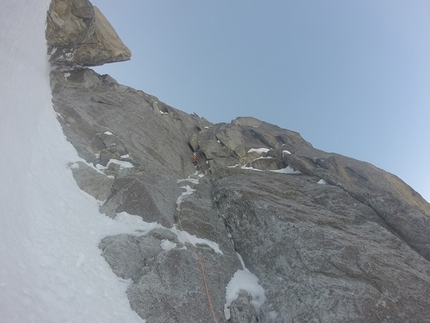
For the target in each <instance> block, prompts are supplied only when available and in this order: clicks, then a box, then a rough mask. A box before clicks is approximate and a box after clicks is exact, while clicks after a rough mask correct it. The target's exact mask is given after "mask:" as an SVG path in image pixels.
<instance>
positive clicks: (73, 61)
mask: <svg viewBox="0 0 430 323" xmlns="http://www.w3.org/2000/svg"><path fill="white" fill-rule="evenodd" d="M46 23H47V26H46V33H45V37H46V40H47V43H48V46H49V53H50V55H51V58H50V62H51V64H53V65H56V66H61V67H68V68H72V67H76V66H97V65H103V64H105V63H112V62H121V61H125V60H129V59H130V57H131V52H130V50H129V49H128V48H127V47H126V46H125V45H124V44H123V42H122V41H121V39H120V38H119V36H118V35H117V33H116V32H115V30H114V29H113V27H112V26H111V24H110V23H109V21H108V20H107V19H106V18H105V16H104V15H103V14H102V13H101V11H100V10H99V9H98V8H97V7H93V5H92V4H91V3H90V2H89V1H88V0H52V2H51V5H50V7H49V10H48V14H47V19H46Z"/></svg>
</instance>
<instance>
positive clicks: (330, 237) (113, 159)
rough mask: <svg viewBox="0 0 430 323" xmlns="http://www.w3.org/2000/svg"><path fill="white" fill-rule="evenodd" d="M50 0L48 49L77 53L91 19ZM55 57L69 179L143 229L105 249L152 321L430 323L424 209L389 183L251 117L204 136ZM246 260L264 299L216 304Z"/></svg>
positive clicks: (165, 110)
mask: <svg viewBox="0 0 430 323" xmlns="http://www.w3.org/2000/svg"><path fill="white" fill-rule="evenodd" d="M53 3H55V5H54V4H53V5H52V6H51V11H50V12H51V13H50V17H48V20H49V19H51V20H53V21H56V22H59V21H61V23H62V24H64V26H65V30H62V31H61V32H60V31H58V30H57V31H55V29H52V28H51V29H49V28H50V27H49V26H48V27H49V28H48V29H49V31H47V34H49V37H48V38H49V39H58V40H56V41H58V44H59V45H58V48H62V46H63V45H61V44H62V43H61V42H62V41H63V40H64V41H66V40H67V42H68V43H70V44H73V45H72V47H71V48H80V46H81V45H77V44H83V43H85V42H86V40H87V39H88V34H87V30H88V29H91V28H95V27H91V26H94V23H95V21H96V20H97V14H96V13H94V15H92V13H91V12H92V10H95V9H92V6H91V5H89V3H88V2H86V1H69V2H67V1H54V2H53ZM65 4H68V5H70V6H69V7H67V6H64V5H65ZM53 7H55V8H56V9H55V12H54V11H52V10H54V9H53ZM65 8H66V9H65ZM67 8H68V9H67ZM61 10H63V11H61ZM53 12H54V13H53ZM66 12H68V13H67V15H66V14H65V13H66ZM94 12H96V11H94ZM66 17H68V18H66ZM73 17H74V18H73ZM76 17H78V18H79V19H78V18H76ZM58 25H61V24H60V23H59V24H58ZM71 30H74V32H71ZM81 33H82V34H83V35H81ZM52 46H53V45H52ZM64 46H66V47H67V46H69V45H64ZM73 46H74V47H73ZM83 48H85V47H84V46H83ZM60 52H61V51H60ZM64 53H65V52H64ZM74 53H75V54H76V52H74ZM75 54H74V55H72V56H70V57H73V59H75V57H79V55H75ZM63 56H64V57H63V58H60V59H58V58H56V57H57V56H55V54H54V55H53V60H54V61H55V64H60V65H62V64H63V62H65V63H64V64H65V65H64V64H63V65H62V66H63V67H64V66H69V68H68V70H65V69H55V70H54V71H53V72H52V73H51V87H52V94H53V104H54V109H55V111H56V112H57V115H58V120H59V122H60V124H61V125H62V127H63V131H64V133H65V135H66V137H67V139H68V140H69V141H70V142H71V143H72V144H73V146H74V147H75V148H76V150H77V151H78V153H79V156H80V157H81V158H82V160H80V161H76V162H72V163H71V164H70V165H69V167H70V169H71V171H72V172H73V176H74V177H75V179H76V181H77V183H78V185H79V186H80V187H81V189H83V190H84V191H85V192H87V193H88V194H90V195H92V196H93V197H94V198H95V199H97V200H98V204H99V205H100V212H101V213H103V214H105V215H106V216H109V217H112V218H116V219H118V218H121V216H124V215H128V216H131V217H133V219H134V220H133V221H135V222H136V223H143V222H142V221H145V222H148V223H149V222H150V223H152V224H151V227H150V229H142V228H141V227H140V226H137V229H136V230H135V232H134V233H133V234H121V235H116V236H109V237H105V238H104V239H102V241H101V242H100V245H99V247H100V249H101V250H102V255H103V257H105V259H106V261H107V262H108V263H109V265H110V266H111V268H112V270H113V272H114V273H115V274H116V275H118V276H119V277H121V278H123V279H130V280H131V284H130V287H129V290H128V292H127V295H128V297H129V300H130V305H131V307H132V308H133V309H134V310H135V311H136V312H137V313H138V314H139V315H140V316H141V317H142V318H143V319H145V320H147V322H151V323H154V322H155V323H157V322H160V323H161V322H205V323H206V322H211V321H213V318H212V314H211V309H210V305H212V306H213V310H214V315H215V316H216V318H217V321H218V322H229V323H245V322H265V323H266V322H267V323H269V322H270V323H275V322H277V323H280V322H283V323H284V322H334V323H336V322H339V323H340V322H363V323H364V322H387V323H388V322H390V323H392V322H394V323H396V322H399V323H400V322H402V323H404V322H410V323H412V322H430V319H429V318H430V301H429V300H428V297H427V295H428V294H429V293H430V261H429V260H430V253H429V252H430V251H429V250H430V249H429V246H430V238H429V237H430V234H429V233H430V232H429V228H430V223H429V218H430V205H429V204H428V203H427V202H425V201H424V200H423V199H422V198H421V196H419V194H418V193H416V192H415V191H414V190H413V189H411V188H410V187H409V186H407V185H406V184H405V183H404V182H403V181H401V180H400V179H399V178H397V177H396V176H394V175H392V174H389V173H387V172H385V171H383V170H381V169H378V168H377V167H375V166H373V165H371V164H368V163H365V162H361V161H358V160H354V159H352V158H348V157H345V156H341V155H338V154H333V153H326V152H323V151H320V150H317V149H315V148H313V147H312V145H311V144H310V143H308V142H307V141H305V140H304V139H303V138H302V137H301V136H300V135H299V134H298V133H297V132H293V131H290V130H286V129H281V128H279V127H277V126H275V125H271V124H268V123H265V122H262V121H260V120H257V119H255V118H251V117H240V118H237V119H235V120H233V121H232V122H231V123H221V124H212V123H211V122H209V121H207V120H206V119H204V118H201V117H199V116H197V115H195V114H192V115H189V114H187V113H185V112H183V111H179V110H177V109H175V108H173V107H171V106H169V105H167V104H165V103H163V102H161V101H160V100H159V99H158V98H157V97H155V96H152V95H150V94H147V93H145V92H143V91H139V90H135V89H133V88H130V87H127V86H124V85H120V84H118V83H117V82H116V81H115V80H114V79H113V78H112V77H110V76H108V75H99V74H97V73H95V72H94V71H92V70H90V69H87V68H76V66H77V65H80V64H81V63H77V62H76V61H73V62H72V61H68V62H66V61H64V59H68V58H67V55H63ZM84 56H85V55H84ZM108 56H110V59H112V57H113V56H112V55H108ZM58 57H60V56H58ZM62 60H63V61H62ZM97 60H98V58H97V59H90V61H89V62H90V63H85V64H82V65H91V64H92V63H91V62H96V61H97ZM69 63H70V64H69ZM193 153H195V154H196V155H197V156H198V158H199V161H200V163H199V167H198V169H196V168H195V167H194V166H193V164H192V163H191V156H192V155H193ZM197 171H198V172H197ZM139 221H140V222H139ZM145 228H146V227H145ZM238 255H240V257H238ZM241 259H243V264H244V265H245V266H246V268H247V270H249V271H250V272H252V273H253V274H255V275H256V276H257V277H258V279H259V283H260V285H261V286H262V287H263V288H264V290H265V298H264V299H263V300H261V299H258V297H257V296H255V295H253V294H252V293H251V292H250V291H248V290H246V289H245V290H240V291H238V293H237V297H236V299H234V300H233V301H232V302H231V304H226V286H228V285H229V282H230V281H231V279H232V277H233V276H234V275H235V273H236V272H238V271H239V270H244V269H243V268H242V263H241ZM200 263H202V264H203V268H204V269H203V270H204V272H205V276H204V277H205V278H206V282H207V287H208V292H209V295H210V300H211V301H210V303H209V301H208V297H207V294H206V290H205V286H204V283H203V276H202V269H201V268H200ZM263 302H264V303H263Z"/></svg>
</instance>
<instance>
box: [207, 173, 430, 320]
mask: <svg viewBox="0 0 430 323" xmlns="http://www.w3.org/2000/svg"><path fill="white" fill-rule="evenodd" d="M249 172H250V171H249V170H241V169H225V170H223V171H221V172H217V173H216V175H215V177H214V182H215V189H214V196H215V199H216V201H217V205H218V208H219V211H220V213H221V214H222V215H223V217H224V219H225V221H226V226H227V227H228V229H229V232H230V233H231V235H232V240H233V241H234V245H235V249H236V250H237V252H238V253H239V254H241V255H242V257H243V260H244V262H245V264H246V266H247V267H248V268H249V269H250V270H251V271H252V272H254V273H255V274H256V275H257V276H258V277H259V278H260V280H261V281H262V284H263V287H264V288H265V290H266V295H267V298H268V302H267V303H266V304H265V305H264V307H263V309H262V311H261V313H260V318H259V319H260V321H261V322H295V321H299V322H399V323H400V322H418V321H419V322H421V321H422V322H428V321H429V318H428V314H429V313H428V310H426V306H428V302H427V300H426V299H425V298H423V295H426V294H427V293H428V292H429V291H430V276H429V275H430V263H429V262H428V261H427V260H426V259H425V258H423V257H422V256H420V255H419V254H418V253H416V252H415V251H414V250H413V249H411V248H410V246H409V245H408V244H406V243H405V242H404V240H402V238H400V237H399V236H398V235H397V234H395V233H393V232H392V230H391V228H390V226H388V225H387V223H386V222H385V221H384V219H382V218H381V217H380V216H379V215H378V214H377V213H376V212H375V211H374V210H373V209H372V208H370V207H369V206H367V205H366V204H363V203H361V202H360V201H358V200H357V199H355V198H354V197H352V196H351V195H350V194H348V193H347V192H346V191H345V190H343V189H342V188H340V187H337V186H334V185H324V184H318V182H319V177H316V176H310V175H304V174H296V175H289V174H279V173H273V172H264V173H263V172H255V171H254V172H253V173H252V174H250V173H249ZM375 194H377V192H375ZM273 311H275V312H276V320H271V319H270V317H269V313H272V315H273Z"/></svg>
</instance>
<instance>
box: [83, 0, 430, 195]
mask: <svg viewBox="0 0 430 323" xmlns="http://www.w3.org/2000/svg"><path fill="white" fill-rule="evenodd" d="M92 3H93V4H94V5H96V6H98V7H99V8H100V9H101V11H102V12H103V13H104V14H105V16H106V17H107V18H108V20H109V21H110V22H111V23H112V25H113V26H114V28H115V29H116V31H117V33H118V34H119V35H120V37H121V38H122V40H123V41H124V43H125V44H126V45H127V46H128V47H129V48H130V49H131V51H132V53H133V57H132V59H131V61H129V62H124V63H117V64H108V65H105V66H103V67H101V68H96V70H97V71H98V72H99V73H108V74H110V75H112V76H113V77H114V78H116V79H117V80H118V81H119V82H120V83H122V84H125V85H129V86H132V87H134V88H136V89H139V90H143V91H145V92H147V93H150V94H152V95H155V96H157V97H158V98H159V99H160V100H161V101H163V102H165V103H167V104H169V105H171V106H173V107H175V108H178V109H180V110H183V111H186V112H188V113H192V112H196V113H197V114H198V115H199V116H201V117H205V118H207V119H208V120H209V121H211V122H230V121H231V120H232V119H235V118H236V117H238V116H253V117H256V118H258V119H261V120H264V121H267V122H270V123H273V124H276V125H278V126H280V127H283V128H286V129H290V130H294V131H297V132H299V133H300V134H301V135H302V136H303V137H304V139H306V140H308V141H309V142H311V143H312V145H313V146H314V147H315V148H319V149H322V150H325V151H328V152H336V153H340V154H343V155H346V156H350V157H353V158H356V159H360V160H364V161H367V162H370V163H372V164H374V165H375V166H377V167H380V168H383V169H385V170H386V171H389V172H391V173H394V174H396V175H397V176H399V177H400V178H402V179H403V180H404V181H405V182H406V183H408V184H409V185H411V186H412V187H413V188H414V189H415V190H417V191H418V192H419V193H420V194H421V195H422V196H423V197H424V198H426V199H427V200H428V201H430V147H429V144H430V126H429V125H430V1H428V0H422V1H405V0H402V1H397V0H378V1H375V0H359V1H346V0H325V1H321V0H309V1H306V0H282V1H281V0H258V1H257V0H246V1H245V0H228V1H227V0H213V1H209V0H183V1H178V0H169V1H167V0H124V1H121V2H119V1H117V0H92Z"/></svg>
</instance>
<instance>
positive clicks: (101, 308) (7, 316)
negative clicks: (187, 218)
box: [0, 0, 143, 323]
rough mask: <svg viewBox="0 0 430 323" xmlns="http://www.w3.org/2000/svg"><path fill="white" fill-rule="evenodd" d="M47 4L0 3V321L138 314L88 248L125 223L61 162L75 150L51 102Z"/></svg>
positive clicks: (131, 317)
mask: <svg viewBox="0 0 430 323" xmlns="http://www.w3.org/2000/svg"><path fill="white" fill-rule="evenodd" d="M48 5H49V0H31V1H30V0H21V1H16V0H3V1H2V9H1V11H0V42H1V47H0V75H1V79H0V112H1V117H0V147H1V148H2V150H1V152H2V154H1V157H0V169H1V172H0V264H1V265H0V313H1V322H5V323H13V322H19V323H25V322H56V323H57V322H74V323H76V322H103V323H105V322H120V321H123V322H143V320H142V319H140V318H139V317H138V316H137V314H136V313H135V312H133V311H132V310H131V309H130V306H129V303H128V299H127V297H126V294H125V290H126V288H127V285H128V282H125V281H121V280H120V279H118V278H117V277H116V276H115V275H114V274H113V272H112V271H111V269H110V268H109V265H108V264H107V263H106V262H105V261H104V259H103V258H102V257H101V256H100V250H99V249H98V247H97V245H98V243H99V241H100V239H101V238H103V237H104V236H106V235H110V234H115V233H120V232H126V231H128V230H129V228H128V227H127V226H126V225H125V224H121V223H119V222H117V221H113V220H111V219H109V218H107V217H105V216H103V215H101V214H99V212H98V208H97V203H96V201H95V200H94V199H93V198H92V197H90V196H88V195H86V193H84V192H83V191H81V190H80V189H79V188H78V186H77V185H76V183H75V181H74V179H73V177H72V174H71V171H70V169H69V168H68V165H69V163H70V162H73V161H77V160H79V158H78V156H77V154H76V151H75V150H74V148H73V147H72V146H71V145H70V144H69V143H68V142H67V141H66V139H65V137H64V135H63V133H62V130H61V128H60V125H59V123H58V122H57V121H56V116H55V112H54V111H53V109H52V104H51V93H50V88H49V79H48V64H47V57H46V45H45V39H44V31H45V16H46V10H47V8H48Z"/></svg>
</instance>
